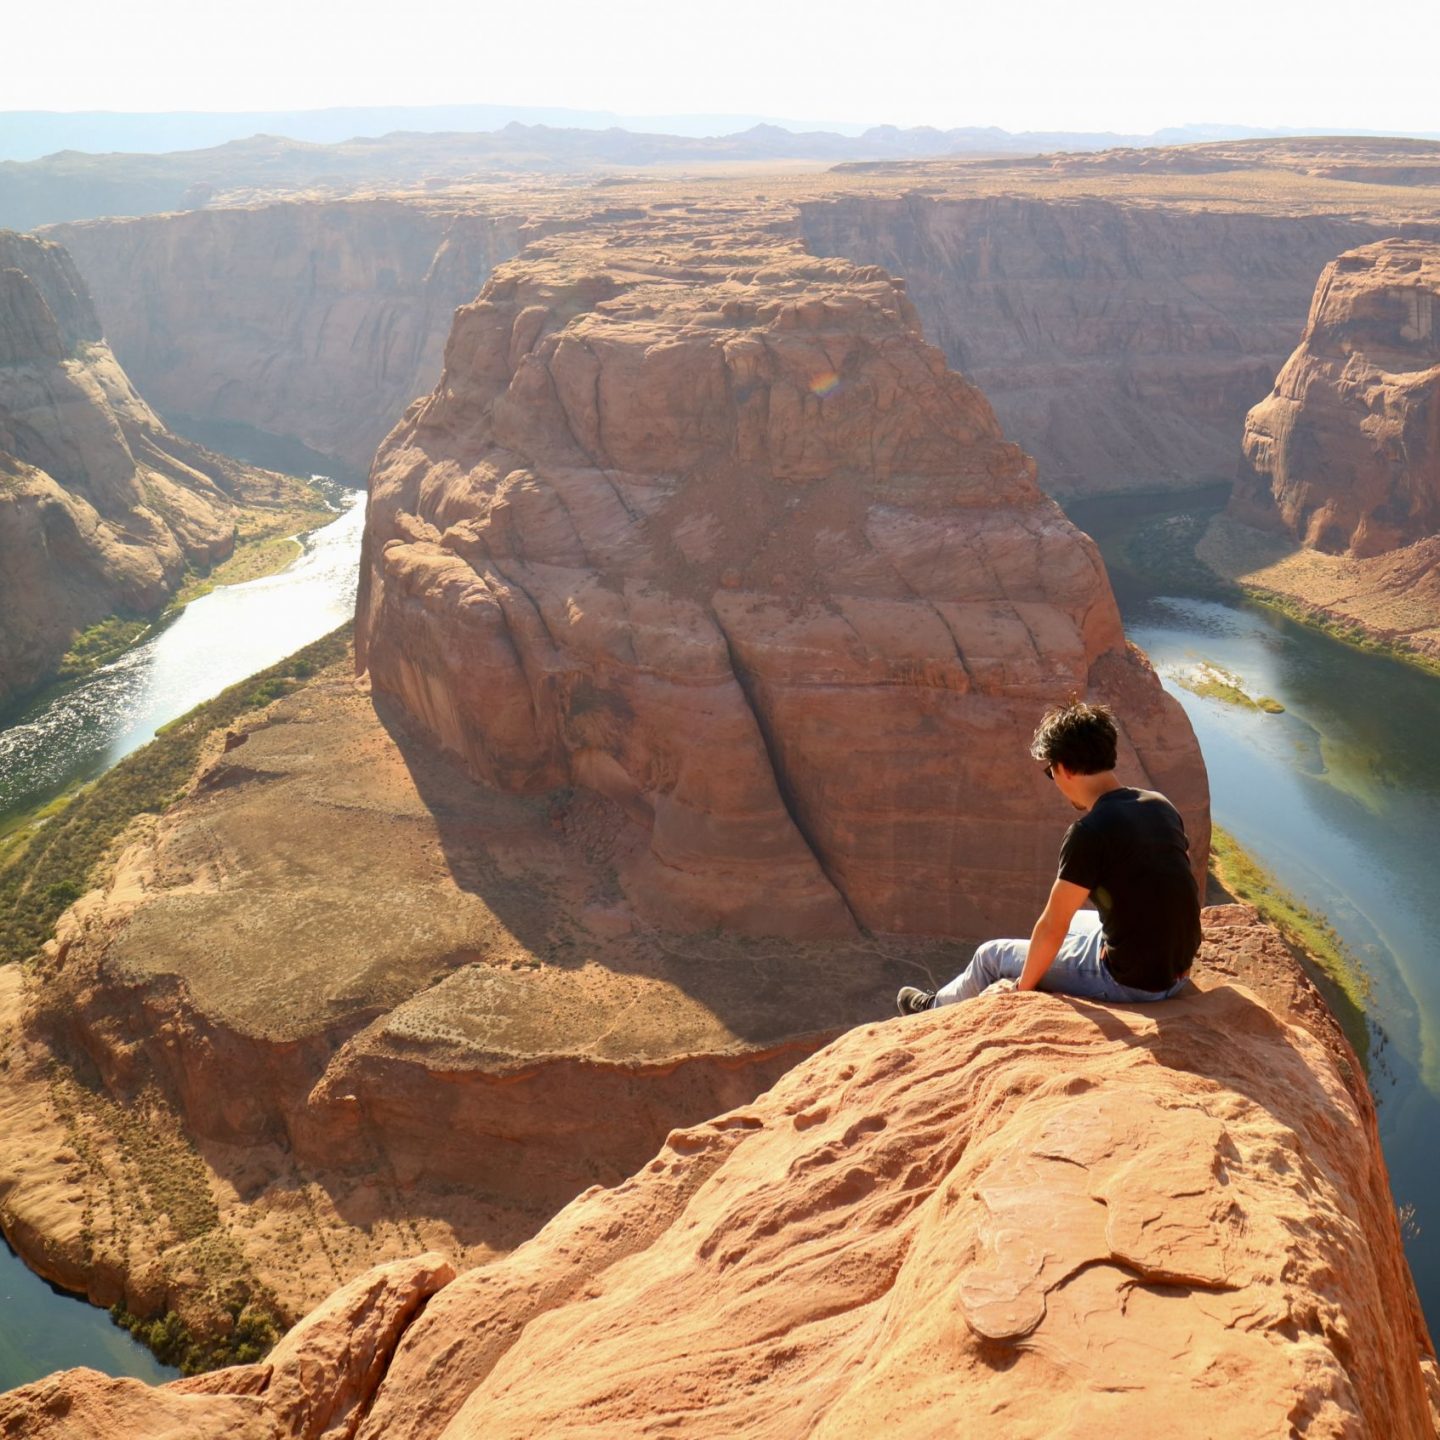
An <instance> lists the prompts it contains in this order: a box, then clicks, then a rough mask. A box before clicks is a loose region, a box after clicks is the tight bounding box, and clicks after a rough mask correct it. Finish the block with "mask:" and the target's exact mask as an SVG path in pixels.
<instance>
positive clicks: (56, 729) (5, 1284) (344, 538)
mask: <svg viewBox="0 0 1440 1440" xmlns="http://www.w3.org/2000/svg"><path fill="white" fill-rule="evenodd" d="M337 502H338V503H339V505H340V506H341V510H340V513H339V514H338V515H337V517H336V519H335V520H334V521H332V522H331V523H330V524H329V525H326V526H324V527H323V528H322V529H319V530H316V531H314V532H312V533H311V534H310V535H307V536H306V537H304V539H303V540H302V542H301V544H302V546H303V551H302V553H301V554H300V555H299V556H298V557H297V558H296V560H295V561H294V562H293V563H292V564H291V565H290V566H289V567H288V568H287V569H285V570H283V571H281V572H280V573H279V574H278V575H270V576H266V577H265V578H263V579H260V580H249V581H246V582H245V583H244V584H241V585H227V586H223V587H221V588H219V589H216V590H212V591H211V592H210V594H208V595H205V596H202V597H201V598H200V599H199V600H195V601H192V602H191V603H190V604H189V605H187V606H186V607H185V609H184V610H183V611H182V612H181V613H180V614H179V615H178V616H176V617H175V618H173V619H172V620H170V621H168V622H166V623H164V624H162V625H160V626H158V627H156V629H155V630H154V631H152V632H151V633H150V634H149V635H147V636H146V637H145V638H144V639H143V640H142V641H141V642H140V643H139V644H137V645H135V646H133V647H132V648H131V649H129V650H128V651H126V652H125V654H124V655H122V656H121V657H120V658H119V659H118V660H116V661H115V662H114V663H112V664H110V665H107V666H105V667H104V668H102V669H100V670H97V671H96V672H95V673H94V674H93V675H88V676H86V677H85V678H83V679H81V680H77V681H74V682H72V683H70V684H68V685H65V686H62V687H58V688H57V689H54V690H52V691H50V692H49V693H47V694H45V695H42V696H41V697H40V698H39V699H38V700H36V701H35V703H34V704H32V705H31V706H30V707H29V709H28V710H26V711H25V712H23V713H21V714H20V715H19V716H17V717H16V719H15V721H14V723H13V724H12V725H11V726H10V727H9V728H8V729H6V730H4V731H0V821H3V820H4V819H5V818H6V817H8V816H13V815H15V814H17V813H21V812H24V811H26V810H29V809H31V808H33V807H34V806H36V805H38V804H43V803H44V802H45V801H46V800H48V799H50V798H51V797H52V796H55V795H58V794H59V793H60V792H61V791H63V790H64V789H66V788H67V787H68V786H69V785H71V784H73V783H75V782H76V781H80V780H88V779H91V778H93V777H94V776H96V775H99V774H101V773H102V772H103V771H105V770H107V769H108V768H109V767H110V766H111V765H113V764H115V762H116V761H117V760H120V759H122V758H123V757H124V756H126V755H128V754H129V753H130V752H131V751H132V750H135V749H137V748H138V747H139V746H141V745H143V744H144V743H145V742H146V741H147V740H149V739H150V738H151V737H152V736H153V735H154V734H155V731H156V730H157V729H158V728H159V727H160V726H162V725H164V724H166V723H167V722H168V721H170V720H174V719H176V718H177V717H178V716H181V715H183V714H185V713H186V712H187V711H188V710H191V709H193V708H194V707H195V706H196V705H198V704H199V703H200V702H201V701H202V700H208V699H209V698H210V697H211V696H213V695H216V694H218V693H219V692H220V691H221V690H223V689H224V688H225V687H226V686H227V685H232V684H234V683H235V682H236V681H237V680H243V679H245V677H246V676H248V675H253V674H254V673H255V672H256V671H257V670H263V669H265V668H266V667H267V666H269V665H273V664H274V663H275V662H276V661H278V660H283V659H284V658H285V657H286V656H287V655H290V654H292V653H293V652H294V651H296V650H298V649H300V648H301V647H302V646H304V645H308V644H309V643H310V642H311V641H312V640H318V639H319V638H320V637H321V636H322V635H325V634H328V633H329V632H330V631H331V630H333V629H334V628H335V627H336V626H337V625H340V624H342V623H344V622H345V621H346V620H348V619H349V618H350V617H351V616H352V615H353V614H354V611H355V584H356V579H357V576H358V571H359V554H360V534H361V530H362V528H363V526H364V523H365V497H364V495H363V494H357V493H355V492H353V491H347V492H339V493H338V496H337ZM72 1365H89V1366H91V1367H93V1368H94V1369H96V1370H101V1371H103V1372H105V1373H106V1374H108V1375H133V1376H137V1377H139V1378H141V1379H144V1380H150V1381H159V1380H167V1379H171V1378H173V1377H174V1376H175V1375H176V1374H177V1373H178V1372H176V1371H174V1370H170V1369H168V1368H167V1367H165V1366H163V1365H161V1364H160V1363H159V1362H158V1361H157V1360H156V1359H155V1358H154V1357H153V1356H152V1355H151V1354H150V1352H149V1351H148V1350H146V1349H145V1348H144V1347H143V1346H141V1345H139V1344H137V1343H136V1342H135V1341H134V1340H132V1339H131V1337H130V1336H129V1335H128V1334H127V1333H126V1332H125V1331H124V1330H122V1329H120V1328H119V1326H117V1325H114V1324H112V1323H111V1321H110V1318H109V1316H108V1315H107V1314H106V1313H105V1311H103V1310H98V1309H96V1308H95V1307H93V1306H91V1305H87V1304H85V1303H84V1302H83V1301H79V1300H76V1299H74V1298H73V1297H71V1296H68V1295H65V1294H63V1293H61V1292H60V1291H58V1290H55V1289H54V1288H53V1287H51V1286H50V1285H48V1284H46V1282H45V1281H43V1280H41V1279H40V1278H39V1276H37V1275H34V1274H32V1273H31V1272H30V1271H29V1270H27V1269H26V1268H25V1266H24V1265H23V1264H21V1262H20V1261H19V1260H17V1259H16V1258H15V1256H14V1255H13V1254H12V1253H11V1251H10V1250H9V1249H8V1247H6V1246H5V1245H4V1244H3V1243H0V1390H7V1389H10V1388H11V1387H13V1386H15V1385H23V1384H25V1383H27V1382H28V1381H30V1380H34V1379H37V1378H38V1377H39V1376H41V1375H46V1374H49V1373H50V1372H51V1371H52V1370H58V1369H64V1368H67V1367H69V1366H72Z"/></svg>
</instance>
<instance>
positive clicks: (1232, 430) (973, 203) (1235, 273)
mask: <svg viewBox="0 0 1440 1440" xmlns="http://www.w3.org/2000/svg"><path fill="white" fill-rule="evenodd" d="M1202 148H1203V147H1202ZM1121 153H1122V154H1123V155H1126V156H1130V155H1134V154H1135V152H1121ZM1156 153H1157V154H1161V153H1166V152H1156ZM1178 153H1180V154H1184V153H1187V152H1178ZM1104 158H1105V157H1101V156H1083V157H1081V156H1077V157H1070V160H1069V161H1067V164H1070V163H1073V165H1074V166H1075V167H1076V169H1078V171H1079V172H1080V173H1082V174H1087V175H1092V174H1095V172H1101V171H1103V161H1104ZM1210 163H1211V164H1213V165H1215V166H1217V167H1219V168H1221V169H1226V168H1229V166H1230V164H1231V163H1232V162H1231V161H1229V160H1228V159H1226V158H1224V157H1222V158H1220V159H1216V160H1213V161H1211V162H1210ZM1024 168H1025V167H1024V166H1023V165H1021V164H1018V163H1017V165H1016V169H1017V170H1019V171H1021V172H1022V173H1023V171H1024ZM1046 168H1047V170H1048V171H1049V172H1050V173H1053V174H1056V175H1065V174H1067V173H1068V171H1067V170H1065V169H1060V170H1054V169H1053V167H1049V166H1048V165H1047V167H1046ZM1000 173H1008V167H1007V169H1006V170H1002V171H1001V172H1000ZM1119 183H1120V182H1119V181H1117V184H1119ZM1136 183H1139V182H1138V180H1137V181H1136ZM1155 183H1156V184H1157V185H1158V184H1159V183H1160V182H1159V180H1158V177H1157V179H1156V181H1155ZM935 189H936V190H943V187H941V186H936V187H935ZM1225 193H1226V192H1225V188H1224V185H1223V182H1220V181H1218V180H1217V181H1216V185H1215V194H1216V197H1217V198H1216V200H1215V201H1214V202H1212V203H1211V204H1209V205H1206V204H1205V203H1204V202H1203V199H1202V198H1201V197H1202V196H1203V194H1204V191H1203V188H1202V189H1200V190H1199V193H1197V194H1195V195H1194V200H1195V202H1196V203H1194V204H1193V205H1187V204H1186V203H1185V201H1186V200H1187V199H1189V198H1191V197H1189V196H1185V197H1182V196H1179V195H1176V196H1174V197H1170V198H1169V203H1164V202H1163V201H1161V202H1160V203H1149V204H1136V203H1133V202H1132V201H1131V200H1130V199H1129V198H1128V197H1127V196H1124V195H1117V196H1116V197H1115V198H1113V199H1100V198H1094V197H1081V196H1072V195H1068V194H1060V195H1056V196H1054V197H1053V198H1045V197H1041V196H1025V195H1015V194H1010V195H997V196H987V197H984V198H964V197H956V198H951V197H948V196H946V195H944V194H943V193H939V194H934V195H931V194H925V193H912V194H909V195H906V196H904V197H895V198H890V197H876V196H866V197H854V198H845V197H837V198H834V199H824V200H815V201H810V202H806V203H804V204H803V205H802V206H801V212H802V224H803V233H804V235H805V239H806V243H807V245H809V247H810V248H811V249H812V250H814V251H815V252H816V253H817V254H822V255H844V256H846V257H848V258H849V259H852V260H855V261H857V262H859V263H871V264H879V265H883V266H885V267H886V268H887V269H889V270H891V271H893V272H894V273H895V274H897V275H903V276H904V277H905V278H906V280H907V281H908V283H909V293H910V296H911V298H912V299H913V300H914V302H915V306H916V308H917V309H918V311H919V312H920V315H921V318H922V319H923V320H924V322H925V329H926V333H927V334H929V335H930V336H931V338H932V339H933V340H934V342H935V343H936V344H937V345H939V346H940V348H941V349H942V350H943V351H944V352H945V355H946V358H947V359H948V360H949V361H950V363H951V364H952V365H953V366H954V367H955V368H956V369H957V370H960V371H962V372H963V373H964V374H965V376H966V377H967V378H968V379H970V380H971V381H973V382H974V383H975V384H976V385H978V386H979V387H980V388H981V389H982V390H983V391H984V392H985V394H986V396H987V397H988V398H989V400H990V401H991V403H992V404H993V405H994V406H995V411H996V414H997V415H998V416H999V417H1000V420H1001V422H1002V423H1003V424H1004V426H1005V431H1006V433H1007V434H1008V435H1011V436H1012V437H1014V438H1015V439H1016V440H1017V441H1018V442H1019V443H1020V444H1022V445H1023V446H1024V447H1025V449H1026V450H1027V451H1028V452H1029V453H1030V454H1032V455H1034V456H1035V458H1036V460H1037V461H1038V462H1039V465H1040V474H1041V478H1042V482H1043V484H1044V486H1045V488H1046V489H1047V490H1048V491H1049V492H1050V493H1052V494H1056V495H1084V494H1092V493H1101V492H1105V491H1112V490H1154V489H1157V488H1163V487H1166V486H1175V487H1177V488H1181V487H1184V486H1186V485H1196V484H1199V483H1200V482H1202V481H1205V480H1214V479H1220V478H1228V477H1229V476H1230V475H1231V474H1233V472H1234V468H1235V437H1236V435H1237V434H1238V433H1239V432H1240V429H1241V427H1242V425H1243V424H1244V420H1245V415H1246V412H1247V410H1249V408H1250V407H1251V406H1252V405H1254V404H1255V403H1256V401H1257V400H1260V399H1261V397H1262V396H1264V394H1265V392H1266V391H1267V390H1268V389H1269V387H1270V384H1271V381H1272V379H1273V377H1274V375H1275V372H1276V370H1277V369H1278V368H1279V366H1280V365H1281V363H1282V361H1283V360H1284V357H1285V356H1286V355H1287V354H1288V353H1289V352H1290V350H1291V348H1292V347H1293V345H1294V337H1295V334H1296V332H1297V330H1298V329H1299V327H1300V325H1301V324H1302V321H1303V316H1304V314H1305V307H1306V305H1307V303H1308V302H1309V299H1310V286H1311V277H1312V276H1313V275H1315V274H1316V273H1317V272H1318V270H1319V269H1320V267H1321V266H1322V265H1324V264H1325V263H1326V262H1327V261H1329V260H1330V259H1331V258H1332V257H1333V256H1334V255H1335V254H1337V253H1338V252H1339V251H1340V250H1342V249H1349V248H1350V247H1352V246H1355V245H1361V244H1364V243H1365V242H1366V241H1371V240H1377V239H1379V238H1380V237H1381V236H1383V235H1390V234H1394V233H1396V229H1397V224H1396V222H1388V223H1387V222H1385V221H1380V220H1376V219H1372V218H1369V217H1365V216H1357V215H1354V214H1343V213H1342V214H1334V215H1329V214H1324V213H1312V214H1304V213H1301V214H1281V213H1268V214H1267V213H1264V208H1263V207H1261V209H1260V212H1259V213H1256V209H1255V207H1254V206H1246V207H1245V210H1246V212H1247V213H1237V211H1236V209H1235V208H1234V207H1232V206H1229V205H1226V204H1225V202H1224V200H1223V199H1222V198H1220V197H1223V196H1224V195H1225ZM1318 208H1319V207H1318V206H1317V209H1318ZM1432 233H1433V227H1432Z"/></svg>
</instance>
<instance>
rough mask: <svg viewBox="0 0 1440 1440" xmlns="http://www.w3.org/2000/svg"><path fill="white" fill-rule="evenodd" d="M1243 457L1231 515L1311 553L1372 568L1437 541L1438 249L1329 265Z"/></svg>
mask: <svg viewBox="0 0 1440 1440" xmlns="http://www.w3.org/2000/svg"><path fill="white" fill-rule="evenodd" d="M1244 455H1245V461H1244V464H1243V465H1242V467H1241V470H1240V475H1239V479H1238V481H1237V483H1236V487H1235V496H1234V500H1233V501H1232V507H1231V508H1232V510H1233V511H1234V512H1235V513H1236V514H1237V515H1239V516H1240V517H1241V518H1242V519H1255V520H1259V521H1262V522H1264V521H1268V522H1270V523H1271V524H1277V523H1278V524H1281V525H1283V526H1284V527H1285V528H1286V529H1288V530H1289V531H1290V532H1291V533H1292V534H1293V535H1294V536H1295V537H1296V538H1297V539H1299V540H1301V541H1302V542H1303V543H1304V544H1306V545H1308V546H1311V547H1313V548H1314V549H1317V550H1323V551H1326V552H1328V553H1332V554H1334V553H1339V552H1346V553H1348V554H1350V555H1353V556H1355V557H1356V558H1358V559H1365V558H1368V557H1371V556H1375V555H1382V554H1385V553H1387V552H1389V551H1392V550H1397V549H1399V548H1400V547H1401V546H1404V545H1409V544H1412V543H1414V542H1415V541H1417V540H1423V539H1426V538H1428V537H1430V536H1432V535H1435V534H1436V533H1437V532H1440V243H1436V242H1434V241H1429V240H1385V241H1382V242H1380V243H1378V244H1375V245H1365V246H1362V247H1361V248H1360V249H1358V250H1351V251H1348V252H1347V253H1346V254H1344V255H1342V256H1340V258H1339V259H1338V260H1335V261H1333V262H1331V264H1329V265H1328V266H1326V268H1325V272H1324V274H1322V275H1321V277H1320V281H1319V284H1318V285H1317V286H1316V289H1315V298H1314V301H1313V303H1312V304H1311V307H1310V319H1309V323H1308V324H1307V325H1306V327H1305V334H1304V335H1303V337H1302V338H1301V341H1300V345H1299V347H1298V348H1297V349H1296V351H1295V353H1294V354H1293V355H1292V356H1291V357H1290V359H1289V361H1288V362H1287V363H1286V365H1285V368H1284V369H1283V370H1281V372H1280V374H1279V376H1278V377H1277V379H1276V381H1275V388H1274V390H1273V391H1272V392H1271V394H1270V396H1269V398H1268V399H1266V400H1263V401H1262V402H1261V403H1260V404H1258V405H1257V406H1255V408H1254V409H1253V410H1251V412H1250V414H1249V417H1248V419H1247V420H1246V422H1245V440H1244Z"/></svg>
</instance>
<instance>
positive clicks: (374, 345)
mask: <svg viewBox="0 0 1440 1440" xmlns="http://www.w3.org/2000/svg"><path fill="white" fill-rule="evenodd" d="M529 222H530V217H529V215H528V213H527V211H526V210H525V209H523V208H522V209H519V210H517V211H512V212H509V213H499V214H493V215H492V214H489V213H486V210H485V208H484V207H479V206H477V207H475V208H474V210H473V212H472V213H468V214H467V213H465V212H464V209H463V207H461V208H460V209H458V210H457V207H456V206H455V205H453V204H450V205H445V204H435V205H426V204H425V203H424V202H418V201H417V202H412V203H407V202H403V201H397V200H371V201H353V202H330V203H303V202H295V203H288V204H271V205H260V206H254V207H250V208H234V209H228V210H220V211H201V212H195V213H191V214H186V215H165V216H155V217H150V218H139V219H131V220H108V221H100V222H95V223H89V224H86V223H81V224H74V225H60V226H55V227H53V229H52V231H51V232H50V233H52V234H53V235H54V236H55V238H56V239H58V240H59V241H61V243H63V244H64V245H66V246H67V247H69V248H70V249H71V250H72V251H73V253H74V254H75V257H76V259H77V261H78V263H79V265H80V267H81V269H82V271H83V272H84V274H85V276H86V279H87V280H88V281H89V283H90V285H91V287H92V289H93V290H94V292H95V295H96V299H97V303H98V305H99V308H100V313H101V316H102V318H103V320H104V322H105V329H106V333H107V335H108V336H109V337H110V340H111V342H112V343H113V344H114V346H115V350H116V353H117V354H118V355H119V356H120V357H121V359H122V361H123V362H124V364H125V366H126V368H127V370H129V371H130V373H131V374H132V375H134V377H135V379H136V382H137V383H138V384H139V385H140V386H141V388H142V389H143V390H144V392H145V394H146V395H147V396H149V397H150V398H151V399H152V400H153V401H154V403H155V404H156V405H158V406H160V408H161V409H162V410H164V411H165V412H166V413H167V414H176V415H185V416H193V417H201V418H203V419H204V420H207V421H221V422H224V421H238V422H241V423H244V424H247V425H252V426H255V427H257V428H259V429H261V430H265V431H268V432H271V433H272V434H276V435H281V436H287V437H291V438H294V439H296V440H299V441H301V442H303V443H304V444H306V445H308V446H310V447H311V448H312V449H314V450H316V451H319V452H320V453H321V454H323V455H329V456H335V457H338V458H339V459H340V460H341V461H342V462H344V463H345V464H346V465H348V466H350V467H351V468H353V469H354V470H355V471H356V472H357V473H358V475H359V476H360V477H361V478H363V476H364V474H365V471H366V470H367V469H368V468H369V465H370V461H371V459H372V458H373V457H374V454H375V447H376V445H377V444H378V443H379V442H380V440H381V438H382V437H383V436H384V435H385V433H386V431H388V430H389V429H390V428H391V427H392V426H393V425H394V424H395V422H396V421H397V420H398V419H399V418H400V415H401V412H402V411H403V410H404V409H405V407H406V406H407V405H408V404H409V403H410V402H411V401H412V400H413V399H414V398H415V396H416V395H419V394H421V393H422V392H424V391H426V390H428V389H429V388H430V387H431V386H432V385H434V383H435V377H436V376H437V375H438V374H439V373H440V364H441V357H442V354H443V352H444V347H445V337H446V336H447V335H448V334H449V333H450V318H451V315H452V313H453V312H454V309H455V307H456V306H457V305H460V304H462V303H464V302H465V301H467V300H471V299H473V298H474V296H475V293H476V291H478V290H479V288H480V285H481V283H482V282H483V280H484V279H485V277H486V276H487V275H488V274H489V273H490V271H491V269H492V268H493V266H494V265H495V263H496V262H497V261H498V260H500V259H504V258H508V257H509V256H511V255H513V254H514V253H515V252H516V250H518V249H519V248H520V246H521V245H522V244H523V243H524V239H525V237H526V236H527V235H529V234H532V233H536V229H537V227H536V226H535V225H531V224H530V223H529Z"/></svg>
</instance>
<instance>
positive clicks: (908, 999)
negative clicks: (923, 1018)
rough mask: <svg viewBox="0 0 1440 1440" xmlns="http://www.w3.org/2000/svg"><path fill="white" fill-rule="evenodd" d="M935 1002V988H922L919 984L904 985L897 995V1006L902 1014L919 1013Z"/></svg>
mask: <svg viewBox="0 0 1440 1440" xmlns="http://www.w3.org/2000/svg"><path fill="white" fill-rule="evenodd" d="M934 1003H935V992H934V991H933V990H921V989H920V988H919V986H917V985H904V986H902V987H901V989H900V993H899V994H898V995H897V996H896V997H895V1008H896V1009H897V1010H898V1011H899V1012H900V1013H901V1014H902V1015H918V1014H919V1013H920V1012H921V1011H922V1010H928V1009H929V1008H930V1007H931V1006H932V1005H933V1004H934Z"/></svg>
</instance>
